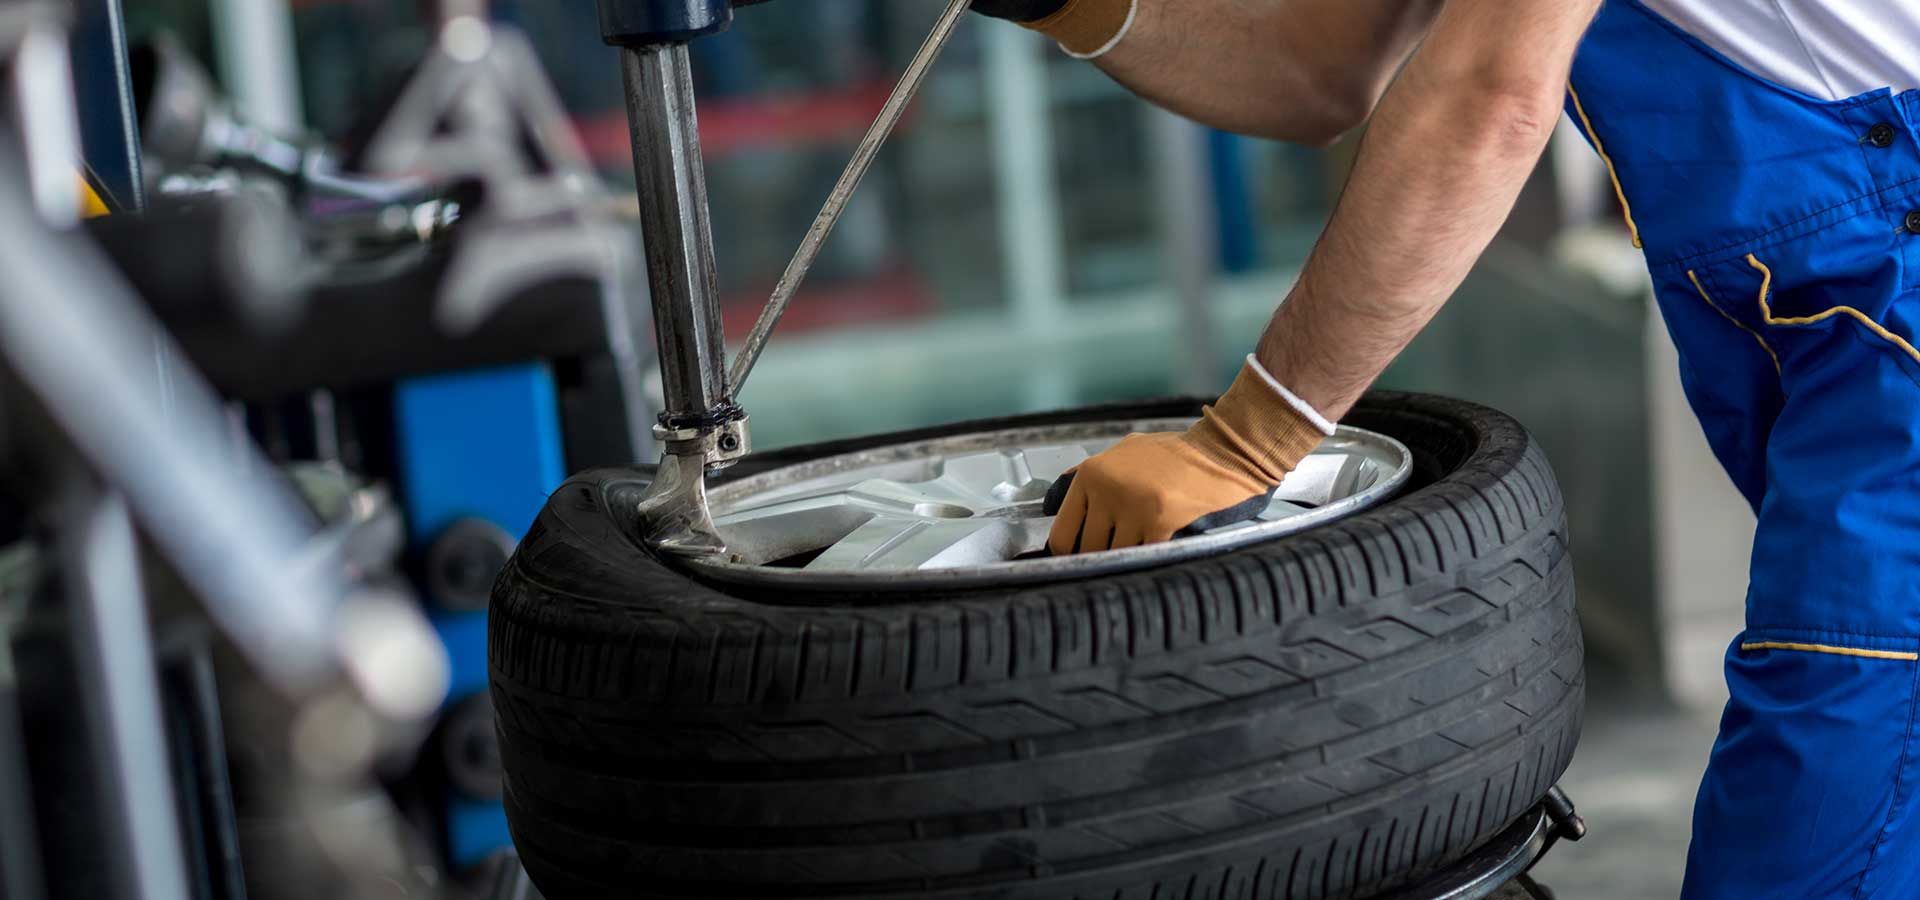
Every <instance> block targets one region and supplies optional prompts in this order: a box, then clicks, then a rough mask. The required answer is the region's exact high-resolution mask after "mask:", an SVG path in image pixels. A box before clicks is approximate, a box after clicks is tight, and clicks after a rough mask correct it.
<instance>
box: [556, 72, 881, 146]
mask: <svg viewBox="0 0 1920 900" xmlns="http://www.w3.org/2000/svg"><path fill="white" fill-rule="evenodd" d="M892 91H893V84H892V82H889V81H870V82H863V83H861V84H857V85H852V86H849V87H845V88H840V89H836V90H830V91H815V92H810V93H805V94H788V95H774V96H765V97H753V98H751V99H740V100H711V101H706V102H703V103H702V104H701V105H700V148H701V151H702V152H703V153H704V154H705V155H707V156H720V155H724V154H728V153H733V152H737V151H740V150H750V149H755V148H761V147H771V146H781V145H795V146H807V145H812V144H831V143H851V142H852V141H855V140H858V139H859V137H860V135H862V134H865V133H866V130H867V128H868V126H870V125H872V124H873V117H874V116H875V115H876V114H878V113H879V111H880V107H881V106H884V105H885V104H886V102H887V94H889V93H891V92H892ZM912 112H913V110H912V109H908V110H907V113H908V115H909V116H911V115H912ZM901 124H902V127H904V126H905V124H906V123H905V121H904V120H903V121H902V123H901ZM575 125H576V126H577V127H578V128H579V129H580V140H581V142H582V143H584V144H585V145H586V147H587V154H588V155H589V156H591V157H592V158H593V161H594V163H595V164H596V165H600V166H606V167H612V166H630V165H632V164H633V144H632V143H631V140H632V139H631V138H630V137H629V136H628V133H627V117H626V113H625V112H612V113H607V114H605V115H601V116H594V117H590V118H581V119H578V120H576V122H575Z"/></svg>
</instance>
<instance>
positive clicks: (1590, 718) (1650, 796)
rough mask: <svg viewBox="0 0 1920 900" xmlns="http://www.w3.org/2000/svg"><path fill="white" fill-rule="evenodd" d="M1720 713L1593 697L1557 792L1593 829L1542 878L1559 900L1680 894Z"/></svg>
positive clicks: (1635, 899) (1654, 898)
mask: <svg viewBox="0 0 1920 900" xmlns="http://www.w3.org/2000/svg"><path fill="white" fill-rule="evenodd" d="M1718 718H1719V716H1718V712H1717V711H1715V712H1713V713H1705V712H1698V711H1689V710H1679V709H1672V708H1661V707H1650V706H1646V705H1635V704H1630V703H1627V702H1625V701H1611V702H1610V701H1608V700H1606V699H1605V698H1604V697H1596V698H1594V699H1593V700H1592V701H1590V703H1589V706H1588V710H1587V721H1586V727H1585V731H1584V733H1583V735H1582V737H1581V742H1580V748H1579V750H1578V751H1577V753H1576V755H1575V756H1574V760H1573V767H1572V768H1570V769H1568V770H1567V774H1566V777H1565V778H1563V779H1562V780H1561V782H1560V784H1561V786H1562V787H1564V788H1566V789H1567V793H1568V794H1569V795H1570V796H1572V797H1573V802H1574V805H1575V806H1576V807H1577V808H1578V809H1579V810H1580V814H1581V816H1583V817H1584V818H1585V819H1586V820H1587V829H1588V832H1587V837H1586V839H1585V840H1582V841H1580V842H1579V843H1577V844H1568V843H1562V844H1561V845H1560V846H1558V847H1556V848H1554V850H1553V852H1552V853H1550V854H1549V855H1548V856H1547V858H1546V859H1545V860H1544V861H1543V862H1541V864H1540V866H1539V867H1538V868H1537V869H1536V870H1535V874H1536V876H1537V877H1538V878H1539V879H1540V881H1541V883H1543V884H1545V885H1547V886H1548V887H1551V888H1553V889H1554V891H1555V893H1556V894H1558V896H1559V897H1560V898H1561V900H1664V898H1672V897H1677V896H1679V894H1680V877H1681V873H1682V871H1683V870H1684V868H1685V865H1686V856H1687V841H1688V833H1689V831H1690V828H1689V822H1690V819H1691V818H1692V815H1693V796H1694V791H1695V789H1696V788H1698V787H1699V784H1700V773H1701V772H1703V771H1704V770H1705V769H1706V765H1707V754H1708V752H1709V751H1710V750H1712V748H1713V736H1714V731H1715V727H1716V724H1717V722H1718Z"/></svg>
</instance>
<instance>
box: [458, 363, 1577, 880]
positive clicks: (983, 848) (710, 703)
mask: <svg viewBox="0 0 1920 900" xmlns="http://www.w3.org/2000/svg"><path fill="white" fill-rule="evenodd" d="M1194 412H1197V407H1196V406H1195V405H1194V404H1192V403H1190V402H1180V403H1175V404H1162V405H1157V406H1151V407H1143V406H1134V407H1125V408H1115V409H1106V410H1089V411H1080V412H1076V413H1070V414H1063V415H1056V416H1047V417H1028V419H1026V420H1020V421H1015V422H1011V423H1009V422H998V423H990V424H973V425H960V426H952V427H950V428H945V429H935V430H933V432H931V433H957V432H960V431H968V430H983V429H986V428H994V427H1009V426H1010V425H1018V424H1030V423H1035V422H1057V421H1061V420H1062V419H1069V418H1071V419H1099V418H1122V417H1132V416H1161V415H1177V414H1181V413H1189V414H1191V413H1194ZM1348 421H1349V423H1351V424H1355V425H1359V426H1361V427H1365V428H1370V429H1373V430H1376V431H1380V432H1384V433H1386V434H1390V435H1392V436H1394V437H1397V438H1399V439H1400V440H1401V441H1403V442H1405V443H1407V444H1408V445H1409V446H1411V447H1413V448H1414V449H1415V452H1416V455H1417V456H1418V458H1419V460H1420V468H1421V476H1420V477H1419V478H1418V479H1417V482H1416V484H1415V486H1414V487H1413V488H1411V489H1410V490H1409V491H1408V492H1407V493H1406V494H1404V495H1402V496H1401V497H1400V498H1397V499H1396V500H1393V501H1391V502H1388V503H1386V504H1384V505H1382V506H1378V507H1375V508H1374V509H1372V510H1370V511H1367V512H1365V513H1362V514H1359V515H1356V516H1353V517H1350V518H1347V519H1344V520H1341V521H1339V522H1337V523H1335V524H1332V525H1329V526H1326V527H1322V528H1319V529H1315V530H1312V531H1308V532H1305V533H1302V534H1299V535H1295V536H1292V537H1287V538H1282V539H1279V540H1276V541H1273V542H1270V543H1267V544H1263V545H1259V546H1255V547H1251V548H1247V549H1243V550H1240V551H1236V552H1233V553H1230V554H1225V555H1221V556H1218V557H1213V558H1208V559H1203V560H1198V561H1193V562H1187V563H1181V564H1177V565H1171V566H1167V567H1164V568H1160V569H1154V570H1149V571H1142V572H1135V573H1132V574H1126V575H1119V576H1109V577H1104V578H1099V579H1090V580H1084V581H1076V582H1066V583H1059V584H1047V585H1034V586H1027V587H1023V588H1021V589H1019V590H1013V591H1006V590H1002V591H998V592H969V593H960V594H949V595H942V596H927V595H924V594H922V595H900V594H898V593H895V594H892V595H889V594H888V593H887V592H885V591H884V590H879V591H875V592H873V593H870V594H865V595H861V596H840V597H820V596H800V597H790V598H777V597H756V598H753V599H742V598H741V597H739V596H737V595H736V594H735V593H731V592H732V591H733V589H728V590H726V591H723V590H719V589H716V588H714V587H711V586H708V585H704V584H702V583H701V582H699V581H697V580H695V579H694V578H692V577H690V576H689V575H687V574H685V573H683V572H682V571H679V570H677V569H674V568H670V567H668V566H667V565H664V564H662V563H661V562H659V561H657V560H656V559H654V558H652V557H651V556H649V555H647V554H646V553H644V552H643V551H641V550H639V549H637V548H636V546H635V545H634V544H632V543H631V542H629V541H628V540H627V539H626V538H625V537H624V536H623V531H622V528H623V526H624V524H625V523H623V522H622V521H620V515H621V511H622V510H626V509H630V508H631V507H632V503H631V502H630V501H631V499H632V496H633V495H632V493H631V492H632V491H634V490H636V489H637V485H636V484H635V480H634V477H633V475H632V473H621V472H617V471H616V472H600V473H590V474H588V475H584V476H581V477H579V478H576V479H574V480H572V481H569V482H568V483H567V484H566V485H565V486H563V487H562V488H561V489H560V490H559V491H557V492H556V493H555V494H554V495H553V497H552V499H551V500H550V502H549V503H548V505H547V508H546V510H545V511H544V512H542V513H541V515H540V517H539V520H538V521H537V522H536V523H535V524H534V526H533V527H532V529H531V530H530V531H529V532H528V534H527V536H526V538H525V539H524V540H523V541H522V543H521V545H520V549H519V551H518V553H516V554H515V556H514V558H513V560H512V562H511V563H510V564H509V565H508V566H507V568H506V570H505V571H504V572H503V574H502V575H501V576H500V580H499V582H498V584H497V585H496V587H495V590H494V599H493V607H492V625H491V633H490V638H489V650H490V666H491V675H492V695H493V703H494V707H495V709H496V710H497V711H498V716H499V718H498V728H499V732H500V740H501V749H502V759H503V764H504V767H505V770H506V805H507V814H508V819H509V822H510V823H511V825H512V829H513V835H514V840H515V843H516V844H517V845H518V847H519V851H520V855H521V859H522V860H523V861H524V863H525V865H526V868H527V870H528V872H529V873H530V874H531V875H532V877H533V880H534V882H535V883H536V884H538V885H539V886H540V888H541V890H542V891H543V892H545V894H546V896H547V897H548V898H549V900H586V898H604V897H658V898H665V897H673V898H692V897H702V898H704V897H761V898H775V897H861V898H871V897H889V898H918V897H994V898H1045V900H1058V898H1088V900H1091V898H1100V900H1110V898H1142V900H1145V898H1161V897H1177V898H1202V897H1205V898H1255V897H1259V898H1350V897H1364V896H1367V895H1370V894H1373V893H1375V892H1378V891H1382V890H1386V889H1389V888H1393V887H1396V886H1399V885H1403V884H1405V883H1406V882H1407V881H1408V880H1409V879H1411V878H1414V877H1417V876H1418V875H1420V874H1422V873H1425V872H1429V871H1431V870H1433V869H1435V868H1437V867H1439V866H1442V865H1444V864H1446V863H1448V862H1450V861H1452V860H1454V859H1456V858H1458V857H1459V856H1460V855H1462V854H1464V853H1465V852H1466V851H1468V850H1469V849H1471V848H1473V847H1474V846H1476V845H1477V844H1479V843H1480V842H1482V841H1483V840H1485V839H1486V838H1488V837H1490V836H1491V835H1493V834H1494V833H1496V832H1497V831H1499V830H1500V829H1501V828H1502V827H1504V826H1505V825H1507V824H1508V823H1509V822H1511V821H1513V820H1514V819H1515V818H1517V817H1518V816H1519V815H1520V814H1521V813H1523V812H1525V811H1526V810H1527V809H1528V808H1529V807H1530V806H1532V805H1533V804H1534V803H1535V802H1537V801H1538V800H1539V798H1540V797H1542V796H1543V795H1544V794H1545V793H1546V791H1547V789H1548V788H1549V787H1551V786H1552V785H1553V783H1554V781H1555V780H1556V779H1557V778H1558V777H1559V776H1560V774H1561V773H1562V772H1563V771H1564V770H1565V768H1566V766H1567V763H1568V761H1569V759H1570V758H1571V756H1572V754H1573V748H1574V743H1575V741H1576V739H1577V737H1578V734H1579V730H1580V719H1581V710H1582V702H1583V685H1584V680H1585V679H1584V675H1583V669H1582V647H1581V638H1580V629H1579V625H1578V623H1577V621H1576V620H1575V617H1574V609H1573V577H1572V568H1571V562H1570V560H1569V559H1568V555H1567V543H1566V518H1565V515H1564V512H1563V510H1562V507H1561V498H1560V493H1559V489H1558V487H1557V486H1556V484H1555V482H1554V479H1553V475H1552V473H1551V471H1550V470H1549V469H1548V466H1547V462H1546V459H1545V458H1544V456H1542V454H1541V452H1540V449H1539V448H1538V447H1537V446H1536V445H1535V444H1534V443H1533V441H1532V439H1531V438H1530V437H1529V436H1528V435H1527V433H1526V432H1525V430H1524V429H1522V428H1521V427H1520V426H1519V425H1518V424H1517V423H1515V422H1514V421H1513V420H1512V419H1510V418H1508V417H1507V416H1505V415H1502V414H1500V413H1498V412H1494V411H1493V410H1489V409H1486V408H1484V407H1479V406H1474V405H1472V404H1467V403H1461V402H1457V401H1452V400H1444V399H1440V398H1436V397H1429V396H1422V395H1408V394H1375V395H1372V396H1370V397H1369V398H1368V399H1367V401H1366V402H1365V403H1363V404H1362V406H1361V407H1360V408H1358V409H1356V410H1355V411H1354V413H1353V414H1352V415H1351V416H1349V418H1348ZM913 437H915V436H914V435H893V436H887V437H882V438H870V439H864V440H862V441H857V442H842V443H841V444H837V445H833V446H826V447H816V448H810V449H805V450H799V451H789V452H787V453H784V454H776V457H783V458H784V459H786V460H794V459H801V458H807V457H811V456H818V455H825V454H829V453H837V452H844V451H846V450H849V449H853V448H854V447H855V446H857V445H878V444H882V443H892V442H895V441H899V440H904V439H912V438H913ZM772 461H773V462H778V461H781V460H780V459H778V458H776V459H774V460H772Z"/></svg>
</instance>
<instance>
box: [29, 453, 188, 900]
mask: <svg viewBox="0 0 1920 900" xmlns="http://www.w3.org/2000/svg"><path fill="white" fill-rule="evenodd" d="M84 482H85V479H84V478H83V477H81V476H77V475H76V476H75V477H74V484H73V485H72V486H71V488H70V490H68V491H67V492H66V496H65V497H64V498H63V499H64V500H65V501H66V503H65V510H64V514H65V517H66V522H65V523H64V524H65V525H66V526H67V527H66V528H65V529H63V531H62V542H63V543H62V546H61V547H60V566H61V573H60V578H61V582H62V586H63V587H64V588H65V591H66V595H67V596H68V597H69V598H71V599H72V601H73V605H72V607H71V608H70V610H69V615H70V616H71V619H70V621H69V627H70V629H71V635H72V640H73V654H74V657H75V659H76V660H77V662H78V669H79V675H80V686H81V689H82V694H83V696H84V697H85V698H87V702H88V704H89V705H88V708H87V710H86V712H87V718H88V731H89V732H90V733H91V735H92V741H93V751H94V759H93V770H94V771H95V772H97V773H99V775H100V778H101V783H100V799H101V801H102V805H103V807H104V808H102V809H100V810H99V816H100V822H101V838H102V839H101V841H100V848H99V849H100V851H101V856H102V857H103V860H104V861H105V863H106V864H107V865H108V866H109V867H111V868H112V870H113V871H114V872H115V874H116V876H117V877H118V884H117V885H116V886H117V888H118V892H117V896H122V897H129V898H135V900H186V898H187V897H188V891H187V876H186V869H185V862H184V860H185V855H184V851H183V848H182V846H181V842H180V831H179V823H178V820H177V819H175V817H174V810H175V809H176V806H175V800H174V785H173V773H172V772H171V771H170V770H169V768H168V765H167V756H166V754H165V752H163V751H162V748H164V747H166V746H167V742H166V731H165V729H164V727H163V726H162V725H161V721H160V688H159V682H158V675H157V673H156V670H155V665H154V656H153V643H152V640H151V638H150V637H149V634H148V630H147V610H146V594H145V592H144V591H143V590H142V589H141V581H140V564H139V560H138V559H137V558H136V557H137V550H136V549H135V543H134V537H133V518H132V516H131V515H130V514H129V513H128V511H127V504H126V501H124V500H123V499H121V498H120V497H118V496H116V495H113V494H110V493H107V492H105V491H102V490H100V489H99V488H98V487H96V486H94V485H91V484H86V483H84Z"/></svg>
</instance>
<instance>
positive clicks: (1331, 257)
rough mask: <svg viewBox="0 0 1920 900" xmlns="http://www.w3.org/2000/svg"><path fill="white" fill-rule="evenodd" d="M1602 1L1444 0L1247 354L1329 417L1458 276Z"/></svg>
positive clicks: (1495, 220)
mask: <svg viewBox="0 0 1920 900" xmlns="http://www.w3.org/2000/svg"><path fill="white" fill-rule="evenodd" d="M1598 5H1599V3H1598V0H1447V2H1446V5H1445V7H1444V8H1443V9H1442V11H1441V12H1440V15H1439V17H1438V18H1437V19H1436V20H1435V22H1434V25H1433V28H1432V30H1431V32H1430V33H1429V34H1428V36H1427V38H1426V40H1425V42H1423V43H1422V44H1421V46H1420V48H1419V49H1418V50H1417V51H1415V53H1414V54H1413V57H1412V59H1411V60H1409V61H1408V63H1407V65H1406V67H1405V69H1404V70H1403V72H1402V73H1401V74H1400V76H1399V77H1398V78H1397V79H1395V80H1394V82H1393V85H1392V86H1391V87H1390V88H1389V89H1388V90H1387V93H1386V95H1385V97H1384V98H1382V100H1381V102H1380V106H1379V109H1378V110H1377V111H1376V112H1375V113H1374V117H1373V121H1372V124H1371V125H1369V127H1368V130H1367V136H1366V139H1365V140H1364V141H1363V142H1362V144H1361V146H1360V152H1359V157H1358V159H1357V161H1356V162H1355V165H1354V170H1353V174H1352V176H1351V177H1350V178H1349V179H1348V181H1347V187H1346V190H1345V192H1344V193H1343V195H1342V196H1341V198H1340V202H1339V204H1338V205H1337V206H1336V207H1335V210H1334V214H1333V218H1332V220H1331V221H1330V222H1329V224H1328V226H1327V229H1326V232H1325V233H1324V234H1322V235H1321V238H1320V242H1319V244H1318V245H1317V246H1316V247H1315V248H1314V251H1313V253H1312V255H1311V256H1310V257H1309V258H1308V260H1307V264H1306V267H1305V269H1304V270H1303V271H1302V274H1301V277H1300V281H1299V283H1298V284H1297V285H1296V286H1295V287H1294V289H1293V292H1292V294H1291V295H1290V296H1289V297H1288V298H1287V300H1286V302H1285V303H1283V304H1282V305H1281V307H1280V310H1279V311H1278V312H1277V313H1275V315H1274V318H1273V322H1272V324H1270V325H1269V326H1268V327H1267V331H1266V334H1265V336H1264V337H1262V339H1261V341H1260V347H1259V351H1258V353H1257V354H1256V355H1257V356H1258V358H1259V361H1260V363H1261V365H1262V366H1264V367H1265V368H1266V369H1267V371H1269V372H1271V373H1272V374H1273V376H1274V377H1275V378H1276V379H1277V380H1278V381H1279V383H1281V384H1283V385H1286V386H1287V387H1288V388H1290V389H1291V390H1292V391H1293V393H1294V394H1296V395H1297V396H1299V397H1300V398H1301V399H1302V400H1305V401H1306V402H1307V403H1308V404H1310V405H1312V406H1313V407H1314V408H1315V409H1317V410H1319V411H1320V412H1322V413H1323V414H1325V415H1326V416H1327V417H1328V418H1331V419H1336V420H1337V419H1338V418H1339V417H1340V416H1341V415H1343V414H1345V413H1346V411H1347V410H1348V409H1349V408H1351V407H1352V405H1353V404H1354V402H1355V401H1356V400H1358V399H1359V397H1360V395H1361V394H1362V393H1364V392H1365V391H1366V389H1367V387H1368V385H1370V384H1372V382H1373V380H1374V379H1375V378H1377V377H1379V375H1380V373H1381V371H1382V370H1384V369H1385V368H1386V367H1387V364H1388V363H1390V362H1391V361H1392V360H1393V358H1394V357H1395V356H1398V355H1399V353H1400V351H1401V350H1403V349H1405V348H1406V345H1407V344H1408V342H1410V341H1411V340H1412V339H1413V337H1414V335H1415V334H1417V333H1418V332H1419V331H1420V329H1421V328H1422V327H1424V326H1425V325H1426V323H1427V322H1428V321H1429V320H1431V319H1432V318H1433V316H1434V314H1435V313H1437V312H1438V311H1439V309H1440V307H1441V305H1442V304H1444V303H1445V302H1446V300H1447V298H1448V297H1449V296H1451V295H1452V294H1453V292H1454V291H1455V290H1457V289H1458V288H1459V287H1460V283H1461V282H1462V281H1463V280H1465V278H1466V275H1467V272H1468V270H1469V269H1470V268H1472V266H1473V264H1474V262H1475V260H1477V259H1478V258H1479V256H1480V254H1481V253H1482V252H1483V251H1485V250H1486V247H1487V244H1488V243H1489V242H1491V241H1492V239H1493V236H1494V233H1495V232H1497V231H1498V230H1499V228H1500V225H1501V224H1502V223H1503V222H1504V221H1505V220H1506V218H1507V215H1508V214H1509V213H1510V212H1512V209H1513V204H1514V201H1515V199H1516V198H1517V197H1518V196H1519V193H1520V188H1521V186H1522V185H1523V184H1524V183H1525V181H1526V179H1527V176H1528V174H1529V173H1530V172H1531V171H1532V169H1533V167H1534V165H1535V164H1536V163H1537V162H1538V161H1539V158H1540V155H1541V153H1542V152H1543V151H1544V150H1545V148H1546V144H1547V139H1548V137H1549V136H1550V135H1551V134H1552V132H1553V127H1554V124H1555V122H1556V121H1557V119H1558V117H1559V111H1560V105H1561V102H1562V98H1563V97H1564V96H1565V92H1566V81H1567V72H1568V69H1569V68H1570V67H1571V64H1572V60H1573V54H1574V51H1575V49H1576V48H1577V47H1578V45H1579V41H1580V38H1581V36H1582V35H1583V34H1584V33H1585V31H1586V27H1587V24H1588V23H1589V22H1590V21H1591V19H1592V17H1593V14H1594V11H1595V10H1596V9H1597V8H1598Z"/></svg>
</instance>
